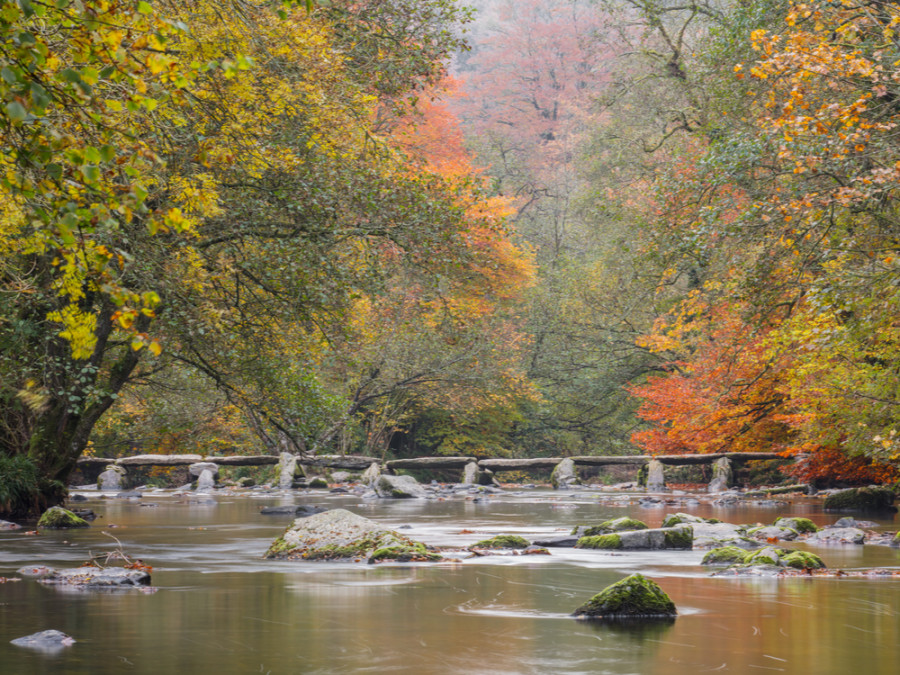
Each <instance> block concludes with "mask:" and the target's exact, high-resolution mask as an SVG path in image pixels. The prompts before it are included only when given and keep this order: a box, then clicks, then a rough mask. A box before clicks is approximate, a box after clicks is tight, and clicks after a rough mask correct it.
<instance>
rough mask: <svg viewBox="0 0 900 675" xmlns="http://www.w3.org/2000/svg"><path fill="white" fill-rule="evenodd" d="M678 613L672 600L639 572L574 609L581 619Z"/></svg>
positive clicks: (652, 616) (647, 617) (665, 616)
mask: <svg viewBox="0 0 900 675" xmlns="http://www.w3.org/2000/svg"><path fill="white" fill-rule="evenodd" d="M677 613H678V612H677V611H676V609H675V603H673V602H672V600H671V599H670V598H669V596H668V595H666V594H665V592H664V591H663V590H662V589H661V588H660V587H659V586H658V585H657V584H656V582H654V581H652V580H650V579H647V578H645V577H643V576H642V575H640V574H632V575H631V576H630V577H626V578H625V579H622V580H621V581H617V582H616V583H614V584H612V585H611V586H608V587H606V588H604V589H603V590H602V591H600V592H599V593H598V594H597V595H595V596H594V597H592V598H591V599H590V600H588V601H587V602H586V603H585V604H583V605H582V606H581V607H579V608H578V609H576V610H575V612H574V616H576V617H579V618H583V619H599V620H603V619H640V618H643V619H661V618H672V617H674V616H676V614H677Z"/></svg>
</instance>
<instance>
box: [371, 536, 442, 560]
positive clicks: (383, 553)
mask: <svg viewBox="0 0 900 675" xmlns="http://www.w3.org/2000/svg"><path fill="white" fill-rule="evenodd" d="M441 559H442V557H441V555H440V554H439V553H434V552H432V551H429V550H428V549H427V548H426V547H425V544H423V543H422V542H419V541H416V542H413V543H412V545H408V544H397V545H394V546H385V547H384V548H379V549H376V550H375V551H373V552H372V555H370V556H369V563H378V562H385V561H392V562H435V561H437V560H441Z"/></svg>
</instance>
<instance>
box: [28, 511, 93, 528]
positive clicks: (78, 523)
mask: <svg viewBox="0 0 900 675" xmlns="http://www.w3.org/2000/svg"><path fill="white" fill-rule="evenodd" d="M37 526H38V528H39V529H40V528H44V529H48V530H67V529H71V528H75V527H90V523H88V522H87V521H86V520H84V518H79V517H78V516H76V515H75V514H74V513H72V512H71V511H69V510H67V509H64V508H62V507H61V506H51V507H50V508H49V509H47V510H46V511H44V513H43V514H41V518H40V520H38V524H37Z"/></svg>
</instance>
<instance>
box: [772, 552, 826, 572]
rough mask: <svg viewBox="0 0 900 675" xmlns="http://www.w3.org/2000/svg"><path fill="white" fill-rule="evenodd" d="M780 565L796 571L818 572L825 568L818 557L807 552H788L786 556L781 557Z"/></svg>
mask: <svg viewBox="0 0 900 675" xmlns="http://www.w3.org/2000/svg"><path fill="white" fill-rule="evenodd" d="M781 564H782V565H784V566H785V567H794V568H796V569H798V570H807V569H809V570H818V569H822V568H823V567H825V563H824V562H822V559H821V558H820V557H819V556H817V555H816V554H815V553H810V552H808V551H789V552H787V555H785V556H782V558H781Z"/></svg>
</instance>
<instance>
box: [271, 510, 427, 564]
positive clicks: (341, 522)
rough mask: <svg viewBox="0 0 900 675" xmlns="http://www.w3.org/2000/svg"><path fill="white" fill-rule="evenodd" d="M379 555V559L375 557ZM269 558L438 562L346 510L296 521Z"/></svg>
mask: <svg viewBox="0 0 900 675" xmlns="http://www.w3.org/2000/svg"><path fill="white" fill-rule="evenodd" d="M376 554H378V555H377V557H376ZM265 557H266V558H287V559H290V560H353V561H362V560H368V559H370V558H374V560H372V562H377V561H382V560H417V561H418V560H439V559H440V556H437V555H436V554H432V553H431V552H430V551H428V550H427V549H426V548H425V545H424V544H422V543H421V542H417V541H414V540H412V539H409V538H407V537H404V536H403V535H401V534H399V533H397V532H394V531H393V530H388V529H385V528H384V527H382V526H381V525H379V524H378V523H376V522H375V521H372V520H369V519H368V518H363V517H362V516H358V515H356V514H355V513H351V512H350V511H347V510H345V509H331V510H329V511H325V512H323V513H317V514H314V515H312V516H308V517H305V518H297V519H296V520H295V521H294V522H293V523H292V524H291V526H290V527H288V528H287V530H285V532H284V534H283V535H281V536H280V537H279V538H278V539H276V540H275V541H274V542H272V545H271V546H269V550H268V551H266V554H265Z"/></svg>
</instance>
